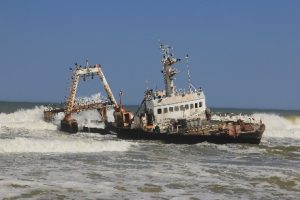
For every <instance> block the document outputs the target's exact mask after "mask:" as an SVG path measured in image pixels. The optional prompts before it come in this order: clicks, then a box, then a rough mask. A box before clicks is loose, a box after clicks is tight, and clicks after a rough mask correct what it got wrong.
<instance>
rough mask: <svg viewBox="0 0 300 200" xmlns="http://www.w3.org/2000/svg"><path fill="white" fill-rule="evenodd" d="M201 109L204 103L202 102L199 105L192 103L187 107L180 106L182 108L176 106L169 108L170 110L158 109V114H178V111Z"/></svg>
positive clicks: (186, 105)
mask: <svg viewBox="0 0 300 200" xmlns="http://www.w3.org/2000/svg"><path fill="white" fill-rule="evenodd" d="M198 107H199V108H201V107H202V102H201V101H200V102H199V103H195V104H193V103H191V104H190V105H189V104H185V105H180V106H174V107H169V108H163V109H162V108H158V109H157V114H162V112H163V113H168V112H177V111H179V110H180V111H184V110H188V109H194V108H198Z"/></svg>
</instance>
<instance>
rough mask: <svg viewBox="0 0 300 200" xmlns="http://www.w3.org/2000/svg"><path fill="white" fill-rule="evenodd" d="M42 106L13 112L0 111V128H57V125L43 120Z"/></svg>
mask: <svg viewBox="0 0 300 200" xmlns="http://www.w3.org/2000/svg"><path fill="white" fill-rule="evenodd" d="M43 111H44V107H43V106H36V107H35V108H33V109H26V110H25V109H20V110H18V111H16V112H14V113H9V114H6V113H0V128H9V129H27V130H57V125H54V124H51V123H47V122H45V121H44V120H43V115H44V113H43Z"/></svg>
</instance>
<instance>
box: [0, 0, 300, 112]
mask: <svg viewBox="0 0 300 200" xmlns="http://www.w3.org/2000/svg"><path fill="white" fill-rule="evenodd" d="M0 27H1V28H0V69H1V72H0V100H6V101H47V102H49V101H50V102H61V101H63V100H64V97H65V96H67V95H68V87H69V85H70V80H69V77H70V71H69V70H68V68H69V67H72V66H73V63H75V62H78V63H80V64H82V65H84V64H85V59H86V58H87V57H88V58H89V62H90V64H96V63H99V64H101V65H102V67H103V70H104V73H105V74H106V77H107V79H108V82H109V83H110V85H111V87H112V90H113V92H114V93H115V95H116V96H117V94H118V92H119V90H121V89H122V90H124V95H125V96H124V101H125V103H127V104H138V103H139V102H140V101H141V99H142V97H143V91H144V90H145V88H146V87H147V84H146V80H148V82H149V84H148V85H149V86H150V87H153V88H156V87H158V88H163V80H162V77H161V73H160V70H161V63H160V59H161V55H160V51H159V41H163V42H164V43H167V44H170V45H171V46H173V47H174V53H175V55H176V56H177V57H179V58H184V56H185V55H186V53H188V54H189V55H190V71H191V76H192V83H193V85H195V86H201V87H202V88H203V89H204V91H205V94H206V98H207V104H208V105H209V106H212V107H238V108H278V109H300V92H299V89H298V87H299V86H300V1H296V0H294V1H292V0H290V1H283V0H282V1H276V0H269V1H268V0H265V1H260V0H258V1H255V0H251V1H238V0H237V1H200V0H194V1H193V0H191V1H168V0H167V1H159V0H153V1H138V0H136V1H134V0H129V1H121V0H120V1H114V0H110V1H91V0H88V1H83V0H82V1H73V0H72V1H71V0H70V1H66V0H62V1H58V0H51V1H39V0H35V1H32V0H27V1H21V0H19V1H15V0H9V1H8V0H7V1H6V0H0ZM177 68H178V69H179V71H180V72H181V73H180V74H178V77H177V79H176V82H175V84H176V85H177V87H187V72H186V65H185V62H181V63H180V64H178V65H177ZM98 91H100V92H101V93H103V92H104V91H103V88H102V85H101V84H100V83H99V80H97V79H95V80H93V81H89V82H84V83H83V82H81V83H80V87H79V91H78V95H79V96H86V95H90V94H94V93H97V92H98Z"/></svg>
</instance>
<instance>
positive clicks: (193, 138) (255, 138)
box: [108, 125, 265, 144]
mask: <svg viewBox="0 0 300 200" xmlns="http://www.w3.org/2000/svg"><path fill="white" fill-rule="evenodd" d="M108 129H109V130H110V131H112V132H115V133H116V134H117V137H118V138H120V139H127V140H161V141H163V142H165V143H174V144H196V143H201V142H209V143H215V144H226V143H248V144H259V143H260V140H261V138H262V134H263V132H264V130H265V127H264V125H262V126H261V127H260V129H258V130H256V131H249V132H241V133H239V135H229V134H228V133H227V132H226V131H219V132H213V133H209V134H205V135H204V134H185V133H183V134H173V133H172V134H170V133H153V132H147V131H143V130H142V129H130V128H117V127H109V128H108Z"/></svg>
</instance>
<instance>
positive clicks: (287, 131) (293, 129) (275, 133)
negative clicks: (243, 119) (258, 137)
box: [253, 113, 300, 138]
mask: <svg viewBox="0 0 300 200" xmlns="http://www.w3.org/2000/svg"><path fill="white" fill-rule="evenodd" d="M253 116H254V117H255V118H257V119H261V120H262V121H263V123H264V124H265V125H266V130H265V133H264V134H263V137H279V138H283V137H286V138H300V116H287V117H283V116H280V115H278V114H270V113H255V114H253Z"/></svg>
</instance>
